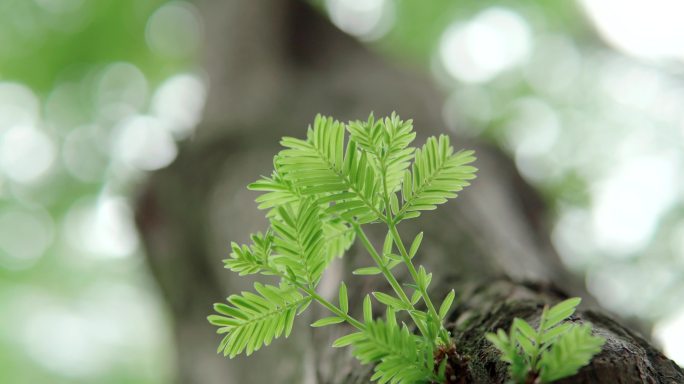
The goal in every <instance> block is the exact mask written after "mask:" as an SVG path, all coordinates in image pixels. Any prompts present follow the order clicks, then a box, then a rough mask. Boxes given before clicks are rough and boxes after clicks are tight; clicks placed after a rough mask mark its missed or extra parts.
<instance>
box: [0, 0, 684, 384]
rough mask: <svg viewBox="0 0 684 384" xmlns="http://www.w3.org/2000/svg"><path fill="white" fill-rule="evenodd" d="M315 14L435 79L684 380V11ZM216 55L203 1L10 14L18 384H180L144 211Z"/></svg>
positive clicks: (6, 45) (2, 9) (467, 130)
mask: <svg viewBox="0 0 684 384" xmlns="http://www.w3.org/2000/svg"><path fill="white" fill-rule="evenodd" d="M313 5H314V6H315V7H317V8H318V10H319V11H320V12H322V13H325V14H327V15H328V17H329V18H330V19H331V21H332V22H333V23H334V24H335V25H336V26H337V27H339V28H340V29H342V30H343V31H345V32H347V33H349V34H351V35H353V36H354V37H356V38H358V39H359V40H361V41H363V42H365V43H366V44H367V45H368V47H369V48H370V49H372V50H375V51H377V52H379V53H380V54H381V55H383V56H384V57H385V58H386V60H390V61H396V62H398V63H401V65H403V66H408V67H413V68H414V69H415V70H416V71H423V72H425V73H429V74H430V75H431V76H432V77H433V79H434V81H435V82H436V83H437V84H439V86H440V88H441V89H442V91H443V92H444V94H445V95H448V98H447V101H446V102H445V104H444V105H443V106H442V108H441V110H442V114H443V119H444V120H445V122H446V123H447V125H448V126H450V127H452V128H453V129H458V133H460V134H462V135H470V136H474V137H479V138H481V139H485V140H487V141H489V142H491V143H493V144H495V145H497V146H498V147H500V148H502V149H503V150H504V151H505V152H507V153H509V154H510V156H511V157H512V158H513V159H515V164H516V166H517V168H518V169H519V171H520V172H521V174H522V175H523V176H524V177H525V178H526V180H527V181H528V182H530V183H531V184H532V185H534V186H535V187H536V188H538V189H539V190H540V191H541V192H542V193H543V195H544V197H545V199H546V201H547V203H548V204H549V206H550V207H551V213H552V215H551V217H550V222H549V225H551V226H552V228H553V229H552V234H553V242H554V245H555V246H556V248H557V249H558V251H559V253H560V255H561V256H562V259H563V261H564V262H565V263H566V265H567V266H568V268H569V269H571V270H572V271H574V272H576V273H578V274H581V275H584V276H586V284H587V287H588V289H589V291H590V292H591V293H592V294H593V295H595V296H596V298H597V299H598V300H599V302H600V303H601V304H602V305H603V306H604V307H605V308H607V309H609V310H610V311H613V312H615V313H617V314H619V315H621V316H622V317H624V318H633V319H635V320H637V321H641V322H644V323H646V324H652V325H653V327H652V328H653V337H654V339H655V340H656V341H657V342H659V343H660V345H661V346H662V347H663V348H664V350H665V352H666V354H668V356H669V357H671V358H672V359H674V360H675V361H677V362H678V363H679V364H680V365H684V301H682V298H683V297H684V182H683V180H684V23H682V22H681V20H682V16H683V15H684V3H682V2H681V1H679V0H648V1H647V0H631V1H618V0H578V1H544V2H537V1H523V0H510V1H506V2H498V1H481V0H478V1H475V0H467V1H466V0H464V1H447V0H433V1H429V2H427V1H422V2H419V1H411V0H325V1H316V2H313ZM204 42H205V28H204V22H203V20H202V18H201V15H200V13H199V12H198V10H197V8H196V6H195V5H194V4H193V3H192V2H186V1H170V2H169V1H161V0H148V1H138V0H97V1H95V0H90V1H89V0H0V382H2V383H37V382H45V383H94V382H97V383H167V382H171V381H173V378H174V375H175V366H176V362H175V361H174V356H175V353H174V348H175V346H174V343H173V340H172V335H171V326H170V321H171V320H170V319H169V315H168V311H167V309H166V308H165V307H164V305H163V303H162V300H161V298H160V293H159V291H158V289H157V288H156V286H155V283H154V281H153V279H152V277H151V276H150V274H149V271H148V269H147V267H146V264H145V261H144V255H143V254H142V249H141V246H140V241H139V237H138V234H137V233H136V230H135V226H134V224H133V216H132V202H133V198H134V196H135V193H136V190H137V189H136V188H138V187H139V185H140V184H141V183H142V182H143V181H144V180H145V178H146V176H147V175H148V174H149V172H151V171H155V170H158V169H162V168H164V167H166V166H168V165H169V164H170V163H171V162H173V160H174V158H175V157H176V156H177V153H178V144H179V143H180V142H181V141H183V140H188V139H191V138H192V135H193V132H194V129H195V127H196V126H197V125H198V123H199V122H200V121H201V118H202V110H203V106H204V103H205V97H206V94H207V90H208V88H209V87H211V84H212V82H211V78H209V77H208V76H207V75H206V73H205V72H204V70H203V67H202V62H201V58H202V53H203V52H205V51H206V50H211V49H212V47H210V46H206V45H205V43H204ZM229 240H230V239H226V244H228V241H229ZM219 267H220V266H218V265H217V268H219ZM208 311H209V309H208Z"/></svg>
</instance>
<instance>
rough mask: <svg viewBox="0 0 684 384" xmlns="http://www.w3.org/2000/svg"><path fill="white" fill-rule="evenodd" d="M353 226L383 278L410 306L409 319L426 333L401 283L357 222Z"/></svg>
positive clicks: (421, 331)
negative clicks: (415, 315) (414, 313)
mask: <svg viewBox="0 0 684 384" xmlns="http://www.w3.org/2000/svg"><path fill="white" fill-rule="evenodd" d="M352 225H353V226H354V230H355V231H356V235H357V236H358V237H359V238H360V239H361V242H362V243H363V246H364V247H365V248H366V250H367V251H368V253H370V255H371V258H372V259H373V261H374V262H375V264H376V265H377V266H378V268H379V269H380V271H381V272H382V274H383V276H385V279H386V280H387V281H388V282H389V283H390V285H391V286H392V289H393V290H394V292H395V293H396V294H397V296H399V299H400V300H401V301H402V302H403V303H404V304H405V305H406V307H408V308H410V310H409V311H408V313H409V315H410V316H411V319H413V322H414V323H415V324H416V326H417V327H418V329H419V330H420V333H421V334H423V335H427V330H426V329H425V328H424V327H423V326H422V323H421V322H420V321H418V319H416V318H415V317H414V315H413V313H412V312H413V310H415V308H413V303H411V300H410V299H409V298H408V296H407V295H406V292H404V290H403V289H402V288H401V284H399V282H398V281H397V279H396V278H395V277H394V275H392V273H391V272H390V270H389V269H387V267H386V266H385V263H383V261H382V258H381V257H380V255H379V254H378V252H377V251H376V250H375V248H374V247H373V244H371V242H370V240H369V239H368V237H367V236H366V233H365V232H363V229H361V227H360V226H359V225H358V224H352Z"/></svg>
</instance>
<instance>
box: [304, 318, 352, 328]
mask: <svg viewBox="0 0 684 384" xmlns="http://www.w3.org/2000/svg"><path fill="white" fill-rule="evenodd" d="M339 323H344V319H343V318H341V317H337V316H331V317H325V318H323V319H320V320H317V321H315V322H314V323H313V324H311V326H312V327H314V328H318V327H325V326H326V325H332V324H339Z"/></svg>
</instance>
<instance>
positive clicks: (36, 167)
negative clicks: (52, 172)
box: [0, 126, 56, 183]
mask: <svg viewBox="0 0 684 384" xmlns="http://www.w3.org/2000/svg"><path fill="white" fill-rule="evenodd" d="M55 156H56V151H55V146H54V144H53V142H52V140H51V139H50V138H49V137H48V136H47V135H46V134H45V133H44V132H42V131H39V130H37V129H35V128H33V127H30V126H14V127H12V128H10V129H9V130H7V131H6V132H5V133H4V134H0V170H2V171H3V172H4V173H5V174H6V175H7V177H9V178H10V179H12V180H13V181H16V182H18V183H32V182H35V181H37V180H39V179H40V178H41V177H42V176H43V175H45V174H46V173H47V171H48V170H49V169H50V167H51V166H52V164H53V163H54V160H55Z"/></svg>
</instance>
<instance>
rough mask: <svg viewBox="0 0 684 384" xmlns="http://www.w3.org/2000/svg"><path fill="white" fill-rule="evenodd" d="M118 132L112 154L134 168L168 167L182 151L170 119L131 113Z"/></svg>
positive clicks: (118, 127)
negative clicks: (169, 126) (169, 123)
mask: <svg viewBox="0 0 684 384" xmlns="http://www.w3.org/2000/svg"><path fill="white" fill-rule="evenodd" d="M115 132H116V133H115V135H116V136H115V139H114V143H113V153H112V155H113V156H115V157H116V158H118V159H119V160H120V161H122V162H123V163H124V164H126V165H128V166H131V167H133V168H136V169H139V170H143V171H154V170H157V169H160V168H164V167H166V166H167V165H169V164H171V162H172V161H173V160H174V159H175V158H176V155H177V154H178V149H177V148H176V142H175V141H174V139H173V136H172V135H171V132H170V131H169V129H168V128H167V126H166V123H165V122H164V121H162V120H160V119H158V118H156V117H151V116H142V115H137V116H133V117H130V118H128V119H126V120H124V121H122V122H121V123H120V124H119V125H118V126H117V127H116V128H115Z"/></svg>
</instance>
